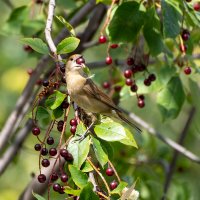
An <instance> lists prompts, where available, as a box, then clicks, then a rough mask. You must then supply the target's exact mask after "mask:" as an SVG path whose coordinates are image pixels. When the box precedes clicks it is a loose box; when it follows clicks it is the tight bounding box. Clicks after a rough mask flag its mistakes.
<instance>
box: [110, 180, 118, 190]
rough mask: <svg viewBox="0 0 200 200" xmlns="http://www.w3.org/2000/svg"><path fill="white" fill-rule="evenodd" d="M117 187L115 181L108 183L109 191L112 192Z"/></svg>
mask: <svg viewBox="0 0 200 200" xmlns="http://www.w3.org/2000/svg"><path fill="white" fill-rule="evenodd" d="M117 186H118V183H117V181H112V182H111V183H110V189H111V190H114V189H115V188H116V187H117Z"/></svg>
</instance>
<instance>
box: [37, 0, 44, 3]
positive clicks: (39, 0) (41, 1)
mask: <svg viewBox="0 0 200 200" xmlns="http://www.w3.org/2000/svg"><path fill="white" fill-rule="evenodd" d="M35 3H37V4H42V3H43V0H36V1H35Z"/></svg>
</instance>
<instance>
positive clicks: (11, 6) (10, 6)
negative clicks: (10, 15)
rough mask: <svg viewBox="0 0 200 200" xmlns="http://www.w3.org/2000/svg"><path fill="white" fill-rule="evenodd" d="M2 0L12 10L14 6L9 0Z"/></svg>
mask: <svg viewBox="0 0 200 200" xmlns="http://www.w3.org/2000/svg"><path fill="white" fill-rule="evenodd" d="M3 2H4V3H5V4H6V5H7V6H8V7H9V8H10V9H11V10H12V9H13V8H14V6H13V4H12V3H11V1H10V0H3Z"/></svg>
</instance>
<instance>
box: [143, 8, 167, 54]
mask: <svg viewBox="0 0 200 200" xmlns="http://www.w3.org/2000/svg"><path fill="white" fill-rule="evenodd" d="M143 34H144V38H145V40H146V42H147V44H148V46H149V49H150V53H151V55H153V56H156V55H158V54H159V53H161V52H162V51H163V47H164V46H163V41H162V36H161V33H160V20H159V18H158V16H157V14H156V11H155V8H154V7H152V8H150V9H149V10H148V11H147V18H146V23H145V25H144V28H143Z"/></svg>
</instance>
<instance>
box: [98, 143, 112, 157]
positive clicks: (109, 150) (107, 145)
mask: <svg viewBox="0 0 200 200" xmlns="http://www.w3.org/2000/svg"><path fill="white" fill-rule="evenodd" d="M101 145H102V146H103V149H104V151H105V152H106V154H107V155H108V157H109V158H110V159H111V158H113V154H114V152H113V148H112V146H111V144H110V143H109V142H106V141H105V140H101Z"/></svg>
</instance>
